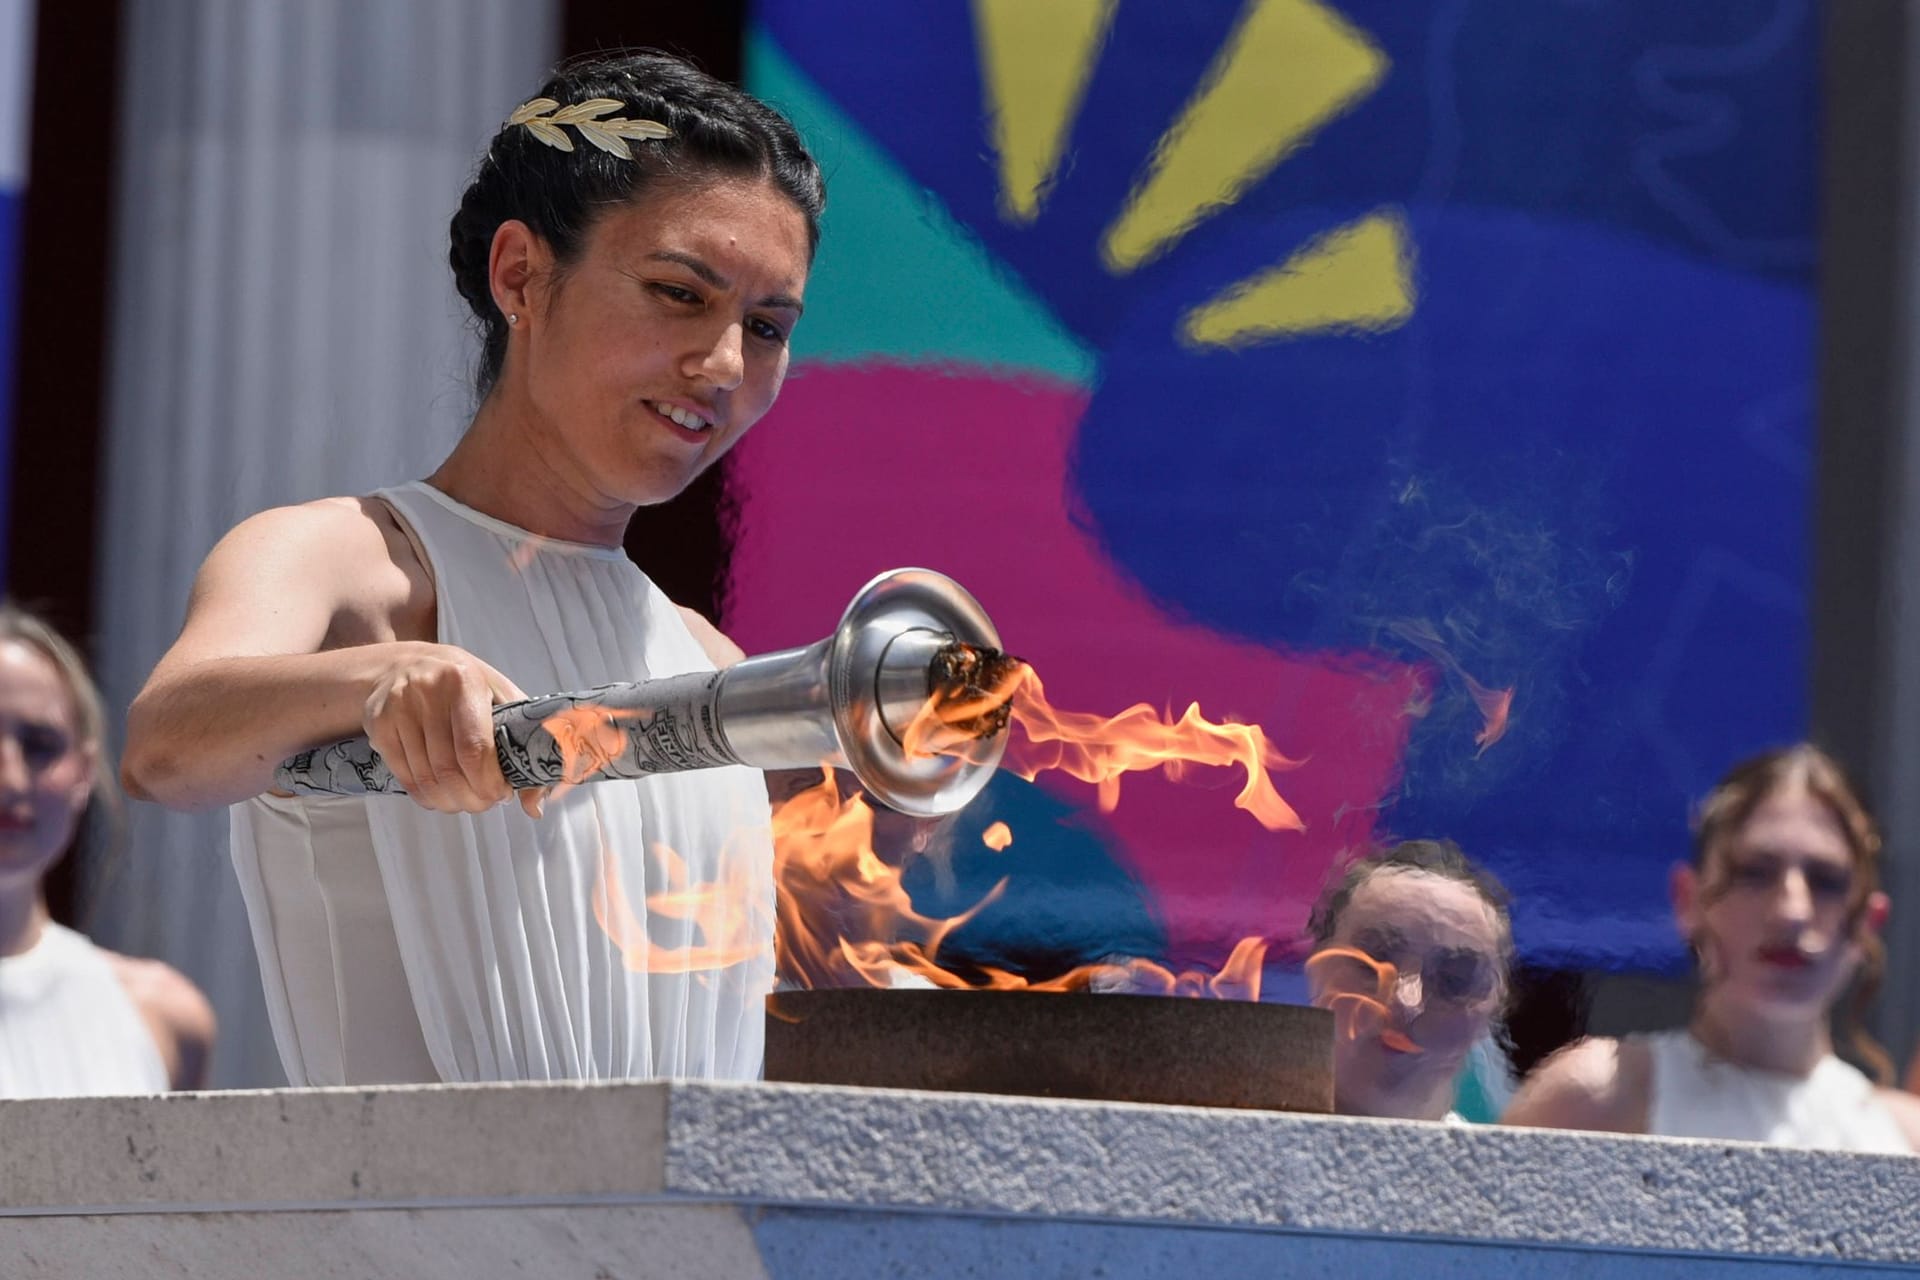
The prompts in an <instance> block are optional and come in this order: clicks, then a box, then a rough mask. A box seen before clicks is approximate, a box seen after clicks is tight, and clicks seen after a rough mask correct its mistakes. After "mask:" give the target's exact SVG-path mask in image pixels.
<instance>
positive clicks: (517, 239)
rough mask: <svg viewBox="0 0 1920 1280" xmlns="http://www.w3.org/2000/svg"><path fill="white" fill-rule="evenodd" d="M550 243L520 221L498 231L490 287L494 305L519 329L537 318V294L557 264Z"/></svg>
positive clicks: (490, 251) (490, 257) (490, 252)
mask: <svg viewBox="0 0 1920 1280" xmlns="http://www.w3.org/2000/svg"><path fill="white" fill-rule="evenodd" d="M551 258H552V254H551V252H550V251H549V250H548V248H547V243H546V241H544V240H542V239H541V238H540V237H539V236H537V235H535V234H534V231H533V228H532V227H529V226H528V225H527V224H526V223H524V222H521V221H520V220H519V219H517V218H513V219H509V220H508V221H506V222H503V223H501V224H500V225H499V227H497V228H496V229H495V230H494V233H493V244H492V246H491V247H490V248H489V249H488V252H487V285H488V287H489V289H490V290H491V291H492V293H493V305H494V306H496V307H498V308H500V314H501V316H503V317H511V318H512V319H511V321H510V322H511V323H513V324H515V325H516V326H518V325H521V324H524V323H525V322H526V321H527V320H529V319H531V318H532V316H533V315H534V306H533V303H534V296H533V295H534V293H535V292H536V290H537V289H538V285H539V282H540V281H541V280H543V279H544V278H545V277H546V274H547V271H548V269H549V268H550V267H551V266H552V265H553V264H552V262H551V261H550V259H551Z"/></svg>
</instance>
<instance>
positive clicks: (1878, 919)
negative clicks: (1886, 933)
mask: <svg viewBox="0 0 1920 1280" xmlns="http://www.w3.org/2000/svg"><path fill="white" fill-rule="evenodd" d="M1891 914H1893V900H1892V899H1890V898H1888V897H1887V895H1886V894H1884V893H1882V892H1881V891H1880V890H1878V889H1875V890H1874V891H1873V892H1872V893H1870V894H1868V895H1867V901H1866V904H1865V906H1864V907H1862V908H1861V911H1860V928H1861V931H1862V932H1864V933H1870V934H1875V935H1877V934H1879V933H1880V931H1881V930H1883V929H1885V928H1886V927H1887V917H1888V916H1889V915H1891Z"/></svg>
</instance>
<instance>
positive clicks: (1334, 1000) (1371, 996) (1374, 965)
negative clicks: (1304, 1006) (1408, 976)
mask: <svg viewBox="0 0 1920 1280" xmlns="http://www.w3.org/2000/svg"><path fill="white" fill-rule="evenodd" d="M1306 971H1307V976H1308V977H1309V978H1310V979H1312V980H1313V981H1314V982H1315V984H1316V985H1318V986H1319V987H1320V988H1321V995H1320V996H1319V997H1318V998H1317V999H1316V1000H1315V1003H1316V1004H1323V1005H1324V1006H1325V1007H1326V1008H1328V1009H1330V1010H1332V1011H1333V1018H1334V1031H1335V1034H1337V1035H1344V1036H1345V1037H1346V1038H1347V1040H1348V1041H1354V1040H1358V1039H1359V1038H1360V1037H1361V1036H1363V1035H1367V1034H1371V1033H1377V1034H1378V1035H1379V1037H1380V1042H1381V1043H1382V1044H1384V1045H1386V1046H1387V1047H1388V1048H1390V1049H1396V1050H1398V1051H1399V1052H1401V1053H1421V1052H1424V1051H1423V1050H1422V1049H1421V1048H1420V1046H1419V1045H1417V1044H1415V1043H1414V1042H1413V1041H1412V1040H1411V1039H1409V1038H1408V1036H1407V1035H1406V1033H1405V1032H1403V1031H1401V1030H1400V1029H1399V1028H1398V1027H1395V1026H1393V1025H1392V1022H1393V1014H1392V1011H1391V1010H1390V1009H1389V1008H1388V1007H1387V1001H1388V1000H1389V999H1390V998H1391V997H1392V995H1393V989H1394V987H1395V986H1396V985H1398V983H1399V981H1400V971H1399V969H1398V968H1396V967H1395V966H1394V965H1391V964H1389V963H1387V962H1386V961H1385V960H1376V959H1374V958H1373V957H1372V956H1370V955H1368V954H1367V953H1366V952H1364V951H1359V950H1356V949H1354V948H1353V947H1322V948H1321V949H1320V950H1318V951H1316V952H1314V953H1313V954H1312V955H1310V956H1308V957H1307V963H1306Z"/></svg>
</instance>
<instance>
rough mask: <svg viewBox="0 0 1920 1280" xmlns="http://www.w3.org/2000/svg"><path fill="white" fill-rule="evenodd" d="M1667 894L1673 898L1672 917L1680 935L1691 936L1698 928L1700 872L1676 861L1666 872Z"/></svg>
mask: <svg viewBox="0 0 1920 1280" xmlns="http://www.w3.org/2000/svg"><path fill="white" fill-rule="evenodd" d="M1667 894H1668V896H1669V897H1671V898H1672V900H1673V918H1674V920H1675V921H1676V922H1678V924H1679V925H1680V936H1681V937H1683V938H1691V937H1693V936H1694V935H1695V934H1696V933H1698V932H1699V929H1700V873H1699V872H1697V871H1695V870H1694V869H1693V868H1692V867H1691V866H1690V865H1688V864H1687V863H1684V862H1676V863H1675V864H1674V865H1673V869H1672V870H1671V871H1670V872H1668V874H1667Z"/></svg>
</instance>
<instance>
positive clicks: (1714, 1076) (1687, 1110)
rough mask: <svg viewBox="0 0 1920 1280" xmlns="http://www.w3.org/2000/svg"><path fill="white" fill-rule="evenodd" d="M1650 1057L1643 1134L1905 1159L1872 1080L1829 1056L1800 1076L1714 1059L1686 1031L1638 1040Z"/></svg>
mask: <svg viewBox="0 0 1920 1280" xmlns="http://www.w3.org/2000/svg"><path fill="white" fill-rule="evenodd" d="M1642 1039H1643V1040H1644V1042H1645V1043H1646V1046H1647V1048H1648V1050H1649V1052H1650V1053H1651V1055H1652V1059H1653V1082H1652V1093H1653V1096H1652V1100H1651V1102H1650V1103H1649V1105H1648V1108H1647V1132H1649V1133H1657V1134H1661V1135H1663V1136H1665V1137H1670V1138H1732V1139H1738V1140H1742V1141H1746V1142H1771V1143H1774V1144H1776V1145H1779V1146H1785V1147H1810V1148H1816V1149H1820V1150H1827V1151H1865V1152H1879V1153H1881V1154H1885V1155H1909V1154H1911V1153H1912V1151H1913V1148H1912V1147H1910V1146H1909V1145H1907V1139H1906V1135H1905V1134H1904V1133H1902V1132H1901V1129H1900V1122H1899V1121H1898V1120H1896V1119H1895V1118H1894V1116H1893V1113H1892V1112H1890V1111H1888V1110H1887V1109H1886V1107H1885V1106H1883V1105H1881V1102H1880V1099H1879V1098H1878V1097H1877V1096H1875V1093H1874V1087H1873V1082H1872V1081H1871V1080H1869V1079H1867V1078H1866V1077H1865V1076H1864V1075H1861V1074H1860V1072H1858V1071H1856V1070H1855V1069H1854V1068H1852V1067H1850V1066H1848V1065H1847V1064H1846V1063H1844V1062H1842V1061H1840V1059H1838V1058H1836V1057H1834V1056H1833V1055H1832V1054H1828V1055H1827V1056H1826V1057H1824V1058H1822V1059H1821V1060H1820V1062H1819V1064H1818V1065H1816V1066H1815V1067H1814V1069H1813V1071H1812V1072H1811V1073H1809V1074H1808V1075H1807V1076H1806V1078H1805V1079H1801V1078H1799V1077H1796V1076H1786V1075H1779V1074H1776V1073H1774V1072H1771V1071H1756V1070H1754V1069H1753V1068H1751V1067H1743V1066H1740V1065H1738V1064H1736V1063H1732V1062H1727V1061H1724V1060H1722V1059H1720V1058H1717V1057H1715V1056H1714V1055H1713V1054H1712V1053H1710V1052H1709V1051H1708V1049H1707V1047H1706V1046H1705V1045H1703V1044H1701V1043H1700V1042H1699V1041H1698V1040H1696V1039H1694V1037H1693V1036H1692V1034H1690V1033H1689V1032H1688V1031H1687V1030H1686V1029H1685V1028H1679V1029H1677V1030H1672V1031H1660V1032H1655V1033H1654V1034H1652V1035H1648V1036H1644V1037H1642Z"/></svg>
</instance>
